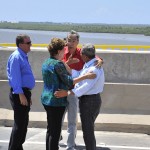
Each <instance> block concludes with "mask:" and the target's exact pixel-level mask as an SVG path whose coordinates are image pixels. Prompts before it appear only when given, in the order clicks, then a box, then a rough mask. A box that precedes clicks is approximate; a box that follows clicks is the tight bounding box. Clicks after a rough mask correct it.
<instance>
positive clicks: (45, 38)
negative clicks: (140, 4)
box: [0, 29, 150, 45]
mask: <svg viewBox="0 0 150 150" xmlns="http://www.w3.org/2000/svg"><path fill="white" fill-rule="evenodd" d="M67 33H68V32H58V31H37V30H14V29H0V43H15V38H16V36H17V35H18V34H28V35H29V36H30V37H31V40H32V43H34V44H36V43H49V41H50V40H51V38H53V37H58V38H65V37H66V36H67ZM79 34H80V42H79V43H80V44H84V43H92V44H117V45H150V36H144V35H140V34H112V33H85V32H79Z"/></svg>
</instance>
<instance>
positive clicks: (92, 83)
mask: <svg viewBox="0 0 150 150" xmlns="http://www.w3.org/2000/svg"><path fill="white" fill-rule="evenodd" d="M95 61H96V59H95V58H94V59H92V60H90V61H89V62H87V63H85V64H84V66H83V69H82V70H81V71H76V70H72V77H73V78H75V77H78V76H81V75H83V74H85V73H87V72H93V73H95V74H96V78H95V79H85V80H83V81H81V82H79V83H77V84H75V87H74V89H72V91H73V93H74V94H75V95H76V96H77V97H80V96H83V95H92V94H98V93H101V92H102V91H103V87H104V82H105V77H104V71H103V68H102V67H101V68H96V67H95Z"/></svg>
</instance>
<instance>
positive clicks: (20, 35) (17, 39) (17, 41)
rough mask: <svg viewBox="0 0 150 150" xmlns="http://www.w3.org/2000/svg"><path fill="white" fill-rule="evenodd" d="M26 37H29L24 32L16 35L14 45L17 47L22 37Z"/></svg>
mask: <svg viewBox="0 0 150 150" xmlns="http://www.w3.org/2000/svg"><path fill="white" fill-rule="evenodd" d="M26 38H30V37H29V36H28V35H26V34H19V35H18V36H17V37H16V45H17V47H19V44H20V43H23V42H24V39H26Z"/></svg>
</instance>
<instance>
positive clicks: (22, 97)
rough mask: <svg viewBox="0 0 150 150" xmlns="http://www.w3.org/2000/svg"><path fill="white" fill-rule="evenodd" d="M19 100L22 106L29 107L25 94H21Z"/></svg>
mask: <svg viewBox="0 0 150 150" xmlns="http://www.w3.org/2000/svg"><path fill="white" fill-rule="evenodd" d="M19 98H20V104H21V105H24V106H28V101H27V98H26V97H25V95H24V94H19Z"/></svg>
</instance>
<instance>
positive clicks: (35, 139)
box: [0, 127, 150, 150]
mask: <svg viewBox="0 0 150 150" xmlns="http://www.w3.org/2000/svg"><path fill="white" fill-rule="evenodd" d="M10 133H11V128H10V127H0V150H7V149H8V142H9V137H10ZM45 134H46V129H42V128H29V129H28V133H27V137H26V142H25V143H24V150H45ZM95 134H96V140H97V150H150V135H147V134H137V133H118V132H102V131H96V132H95ZM62 135H63V140H62V141H60V150H65V148H66V138H67V131H66V130H63V131H62ZM76 145H77V150H83V149H85V144H84V141H83V137H82V131H81V130H78V132H77V138H76Z"/></svg>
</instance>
